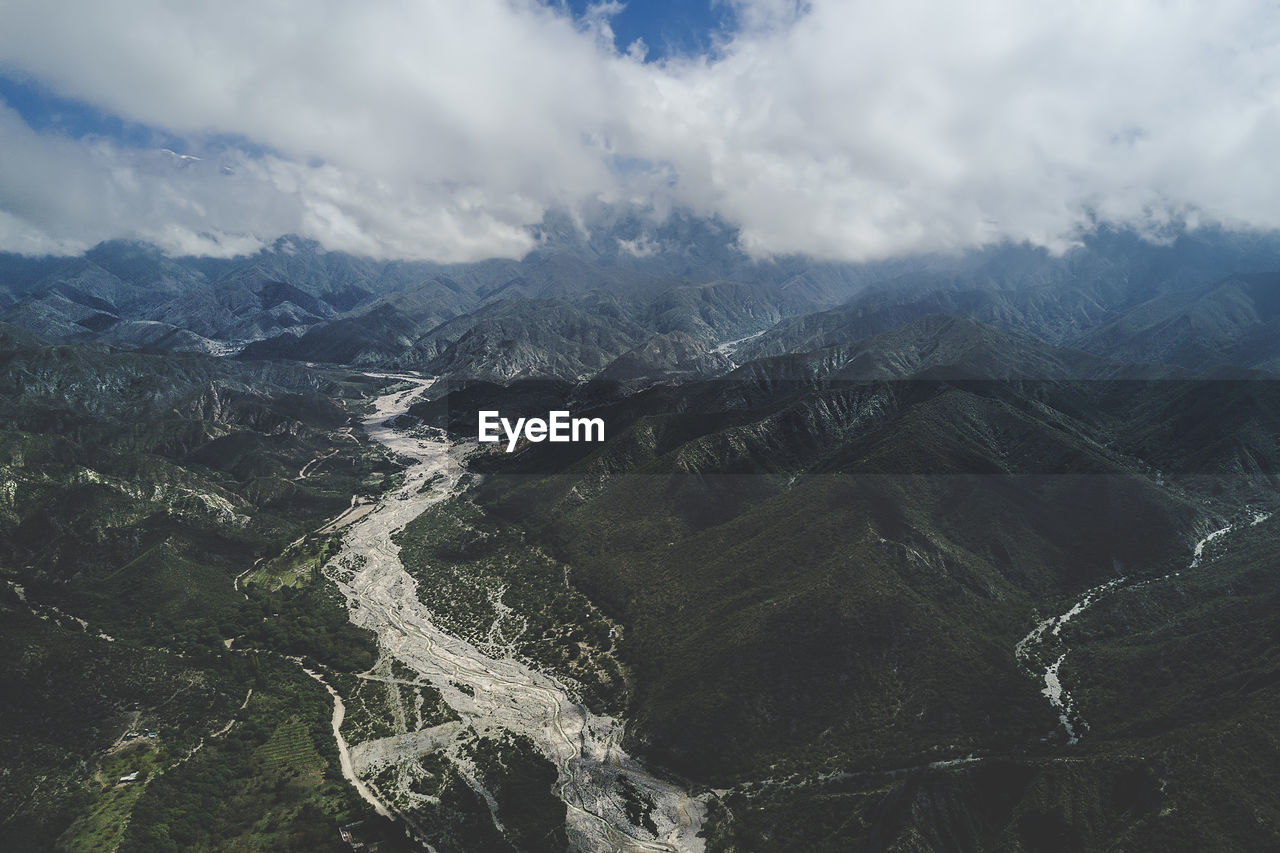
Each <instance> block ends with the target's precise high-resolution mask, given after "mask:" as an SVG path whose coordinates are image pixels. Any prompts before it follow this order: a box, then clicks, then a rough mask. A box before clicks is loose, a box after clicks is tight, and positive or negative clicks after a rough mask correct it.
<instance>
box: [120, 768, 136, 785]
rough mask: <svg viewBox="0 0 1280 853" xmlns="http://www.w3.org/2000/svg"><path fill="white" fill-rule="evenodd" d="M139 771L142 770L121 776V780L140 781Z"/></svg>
mask: <svg viewBox="0 0 1280 853" xmlns="http://www.w3.org/2000/svg"><path fill="white" fill-rule="evenodd" d="M139 772H140V771H138V770H135V771H133V772H132V773H130V774H129V775H128V776H121V777H120V781H121V782H137V781H138V773H139Z"/></svg>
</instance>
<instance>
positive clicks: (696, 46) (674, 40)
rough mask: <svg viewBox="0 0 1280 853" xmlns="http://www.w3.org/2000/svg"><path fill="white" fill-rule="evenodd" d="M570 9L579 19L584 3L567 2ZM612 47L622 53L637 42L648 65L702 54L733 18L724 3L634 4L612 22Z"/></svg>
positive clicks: (671, 0) (644, 0)
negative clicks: (645, 50) (642, 41)
mask: <svg viewBox="0 0 1280 853" xmlns="http://www.w3.org/2000/svg"><path fill="white" fill-rule="evenodd" d="M568 5H569V9H570V10H571V11H572V12H573V14H574V15H577V16H580V15H582V13H583V12H584V11H585V10H586V8H587V7H588V6H589V5H590V4H589V3H588V2H587V0H569V3H568ZM611 22H612V26H613V34H614V44H615V45H616V46H617V48H618V50H620V51H625V50H626V49H627V48H628V47H629V46H630V45H631V43H632V42H634V41H635V40H636V39H638V38H639V39H644V43H645V46H646V47H647V48H648V49H649V52H648V54H647V56H646V59H647V61H650V62H654V61H659V60H662V59H664V58H666V57H668V56H672V55H689V54H699V53H705V52H706V51H707V50H708V49H709V48H710V47H711V39H712V34H713V33H715V32H717V31H723V30H724V29H726V28H730V27H731V26H732V24H733V14H732V12H731V11H730V9H729V8H728V6H727V4H725V3H712V2H709V0H685V2H681V0H636V2H631V3H628V4H626V6H625V7H624V8H623V9H622V11H621V12H619V13H618V14H617V15H614V16H613V18H612V19H611Z"/></svg>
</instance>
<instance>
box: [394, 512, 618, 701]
mask: <svg viewBox="0 0 1280 853" xmlns="http://www.w3.org/2000/svg"><path fill="white" fill-rule="evenodd" d="M397 542H398V544H399V545H400V558H401V560H403V561H404V565H405V568H406V569H408V570H409V572H410V573H411V574H413V576H414V577H415V578H417V580H418V595H419V597H420V598H422V600H423V601H424V602H425V603H426V604H427V606H428V607H430V608H431V612H432V614H433V616H434V618H436V619H437V620H438V621H439V622H440V624H441V625H442V626H443V627H445V629H446V630H448V631H450V632H452V633H455V634H457V635H458V636H461V637H465V638H466V639H467V640H468V641H470V642H472V643H474V644H475V645H476V646H478V647H479V648H481V649H487V650H491V651H493V652H494V653H496V654H499V655H501V654H506V653H514V654H516V655H518V656H520V657H523V658H524V659H526V660H530V661H533V662H534V663H536V664H537V665H539V666H541V667H544V668H546V669H548V670H550V671H552V672H554V673H556V674H557V675H558V676H560V677H561V678H564V679H566V680H567V682H568V683H569V684H571V685H573V686H574V687H575V689H576V690H577V691H578V693H579V694H580V696H581V697H582V699H583V701H584V702H586V703H587V704H588V705H589V706H590V707H592V708H593V709H595V710H597V711H606V712H610V713H617V712H619V711H620V710H621V709H622V708H624V707H625V704H626V698H627V687H626V683H625V678H624V674H623V672H622V669H621V668H620V667H619V665H618V662H617V660H616V657H615V655H616V653H617V638H618V637H619V636H620V634H621V631H620V629H619V628H618V627H617V625H616V624H615V623H613V622H612V621H610V620H609V619H608V618H606V617H605V616H604V615H603V614H602V613H601V612H600V610H599V609H597V608H596V607H595V606H594V605H592V604H591V602H590V600H589V599H588V598H587V597H586V596H585V595H583V594H582V593H581V592H580V591H579V590H578V589H577V588H575V587H574V586H573V584H572V583H571V581H572V576H571V573H570V571H569V568H568V567H567V566H565V565H564V564H563V563H560V562H558V561H556V560H553V559H551V558H550V557H548V556H547V555H546V553H544V552H543V551H542V550H540V549H538V548H536V547H532V546H531V545H530V544H529V543H527V542H526V541H525V538H524V535H523V533H521V531H520V530H519V528H517V527H514V526H512V525H508V524H502V523H499V522H497V521H495V520H494V519H493V518H491V517H489V516H488V515H486V513H485V512H484V511H483V510H481V509H480V508H479V507H477V506H476V505H475V504H474V503H473V502H472V501H471V500H470V498H468V497H467V496H465V495H463V496H460V497H455V498H450V499H449V500H446V501H443V502H442V503H440V504H438V505H437V506H435V507H433V508H432V509H430V510H428V511H427V512H425V513H423V514H422V515H421V516H419V517H418V518H417V519H416V520H414V521H413V522H411V523H410V524H409V525H407V526H406V527H405V529H404V531H403V532H402V533H401V534H400V536H399V537H398V539H397Z"/></svg>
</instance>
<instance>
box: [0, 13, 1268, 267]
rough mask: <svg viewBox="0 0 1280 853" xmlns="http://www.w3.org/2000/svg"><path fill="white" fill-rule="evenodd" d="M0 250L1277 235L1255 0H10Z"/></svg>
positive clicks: (475, 252)
mask: <svg viewBox="0 0 1280 853" xmlns="http://www.w3.org/2000/svg"><path fill="white" fill-rule="evenodd" d="M0 18H2V19H3V25H2V26H0V250H7V251H17V252H23V253H27V254H36V253H76V252H80V251H83V250H84V249H85V248H88V247H89V246H92V245H93V244H95V243H97V242H100V241H102V240H105V239H111V238H116V237H123V238H129V239H140V240H146V241H149V242H152V243H155V244H157V245H159V246H160V247H162V248H163V249H165V250H166V251H169V252H171V253H181V254H208V255H223V256H225V255H234V254H240V253H245V252H252V251H254V250H255V249H257V248H258V247H260V246H262V245H264V244H267V243H270V242H271V241H272V240H274V239H275V238H276V237H278V236H280V235H282V234H286V233H292V234H298V235H301V236H303V237H307V238H311V239H315V240H318V241H319V242H320V243H322V244H323V245H324V246H326V247H328V248H330V249H334V250H343V251H348V252H353V253H357V254H362V255H369V256H372V257H379V258H406V259H427V260H436V261H442V262H461V261H474V260H480V259H483V258H487V257H520V256H522V255H523V254H524V253H526V252H528V251H529V250H530V249H532V248H534V246H535V244H534V238H533V237H532V236H531V230H530V228H531V226H533V225H535V224H536V223H538V222H539V221H540V220H541V219H542V217H543V215H544V214H545V213H546V212H547V211H548V210H564V211H567V212H569V213H570V214H572V215H574V216H576V217H578V219H579V220H580V221H585V220H586V219H587V218H589V217H590V216H591V215H592V212H593V211H597V210H600V209H602V206H619V205H621V206H629V207H634V208H636V209H639V210H643V211H647V212H648V213H649V215H650V216H652V217H653V218H654V219H655V220H657V219H660V218H661V217H662V216H664V215H665V214H666V213H668V212H669V211H671V210H674V209H681V210H687V211H689V212H691V213H692V214H694V215H700V216H708V217H717V218H719V219H720V220H722V221H724V222H727V223H729V224H731V225H733V226H735V227H736V228H737V229H738V233H739V235H740V237H739V240H740V245H741V247H742V248H743V250H744V251H746V252H748V253H750V254H752V255H755V256H758V257H765V256H771V255H786V254H804V255H809V256H812V257H814V258H818V259H823V260H835V261H864V260H875V259H882V258H889V257H895V256H901V255H907V254H913V253H920V252H936V251H950V250H963V249H966V248H971V247H978V246H983V245H990V244H994V243H999V242H1002V241H1013V242H1026V243H1030V244H1033V245H1038V246H1044V247H1046V248H1048V249H1050V250H1052V251H1061V250H1064V249H1066V248H1068V247H1070V246H1071V245H1074V244H1075V243H1076V242H1078V241H1079V240H1080V239H1081V237H1082V236H1083V235H1085V234H1087V233H1088V232H1089V231H1090V230H1091V229H1094V228H1097V227H1099V226H1100V225H1104V224H1105V225H1112V226H1117V227H1124V228H1132V229H1135V230H1138V231H1139V232H1141V233H1145V234H1149V235H1151V236H1152V237H1153V239H1158V238H1160V237H1162V236H1167V235H1168V234H1169V233H1171V232H1172V231H1174V230H1176V229H1179V228H1187V227H1192V228H1193V227H1197V226H1199V225H1207V224H1213V225H1220V226H1224V227H1227V228H1238V229H1268V230H1269V229H1276V228H1280V204H1276V201H1275V200H1276V199H1277V198H1280V166H1277V165H1276V162H1275V152H1276V151H1280V6H1277V4H1275V3H1272V2H1259V0H1222V2H1219V3H1215V4H1207V3H1203V2H1189V1H1187V0H1109V2H1103V0H1053V2H1045V0H972V2H967V3H963V4H959V3H954V2H940V0H895V2H893V3H885V2H883V0H880V2H865V0H838V2H835V1H834V0H810V2H799V0H702V2H687V3H680V2H669V1H668V0H655V1H654V2H648V3H644V2H633V3H629V4H623V3H618V2H606V3H591V2H587V0H554V2H551V0H548V2H538V0H467V2H460V0H363V2H358V3H357V2H350V0H343V1H342V2H340V1H339V0H255V2H252V3H250V2H241V0H218V2H213V0H113V2H112V3H109V4H108V3H96V4H85V3H82V2H78V0H76V1H75V2H73V0H0Z"/></svg>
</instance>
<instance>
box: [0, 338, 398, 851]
mask: <svg viewBox="0 0 1280 853" xmlns="http://www.w3.org/2000/svg"><path fill="white" fill-rule="evenodd" d="M373 390H374V386H373V385H372V384H370V383H369V382H368V380H365V379H363V378H354V379H353V378H349V377H345V376H341V375H337V374H322V373H317V372H312V371H307V370H303V369H301V368H288V367H283V368H282V367H273V366H268V365H239V364H235V363H229V362H224V361H218V360H214V359H208V358H203V357H196V356H143V355H135V354H126V353H115V352H109V351H89V350H84V349H77V348H70V347H63V348H50V347H41V346H39V345H37V344H33V343H23V344H21V345H18V346H15V348H13V349H10V350H6V351H4V352H0V412H2V413H3V414H0V566H4V567H5V568H4V570H3V575H2V577H0V580H3V581H4V584H3V585H2V586H0V618H2V619H3V620H4V625H5V630H4V631H3V632H0V668H2V669H3V671H4V672H5V673H6V678H7V684H8V687H7V688H6V691H5V694H6V695H5V700H6V701H5V702H4V703H3V705H0V748H3V749H4V751H5V754H6V761H5V768H6V773H5V774H3V776H2V777H0V813H3V814H4V815H5V818H4V820H3V823H2V824H0V832H3V833H4V836H5V839H6V846H12V847H13V848H14V849H27V850H53V849H67V850H85V851H89V850H111V849H116V848H117V847H118V848H119V849H122V850H189V849H205V850H224V849H227V850H229V849H235V850H264V851H266V850H279V849H308V850H326V849H333V850H337V849H341V847H340V846H338V845H339V844H340V842H339V841H338V836H337V827H338V825H339V824H340V823H342V822H346V821H349V820H355V819H361V818H372V815H371V814H370V812H369V810H368V808H367V806H365V804H364V803H363V802H361V801H359V800H358V799H357V798H356V797H355V795H354V793H353V792H352V791H350V789H349V786H348V785H347V784H346V782H345V781H344V780H343V779H342V778H341V775H340V773H339V771H338V766H337V758H336V754H335V752H334V746H333V738H332V734H331V732H330V730H329V715H330V713H331V708H332V704H331V700H330V698H329V696H328V695H327V694H326V693H325V692H324V690H323V689H322V688H321V687H320V686H319V685H317V684H316V683H315V682H314V681H312V680H311V679H309V678H308V677H307V676H306V675H305V674H303V673H302V672H301V670H300V668H299V667H298V666H297V664H296V663H294V662H292V661H288V660H285V659H283V658H282V657H281V655H282V654H291V655H301V656H304V657H306V658H310V659H311V660H313V661H315V662H316V663H317V664H322V665H325V666H329V667H334V668H337V669H345V670H347V671H358V670H362V669H365V668H367V667H368V666H370V665H371V664H372V662H373V660H374V650H373V647H372V643H371V642H370V637H369V636H368V635H367V634H366V633H364V632H361V631H359V630H357V629H356V628H354V626H352V625H351V624H350V622H349V620H348V618H347V614H346V610H345V607H344V606H343V603H342V601H341V597H340V596H339V595H338V593H337V591H336V589H335V588H334V587H333V585H332V584H331V583H329V582H327V581H325V580H324V579H323V578H322V577H321V576H319V575H318V573H317V572H316V571H314V569H315V566H316V564H317V562H318V561H320V560H323V559H325V558H326V557H327V556H328V555H330V554H332V553H333V549H334V548H335V547H336V544H337V543H336V541H335V540H333V539H332V538H331V537H307V536H305V535H304V534H307V533H308V532H309V531H311V530H314V529H316V528H317V527H319V526H320V525H321V524H322V523H323V522H324V520H325V519H327V518H329V517H331V516H333V515H336V514H337V513H338V512H340V511H341V510H342V509H344V508H345V507H346V506H347V505H348V504H349V502H350V498H351V494H352V493H355V492H361V491H363V492H376V491H377V490H378V489H379V488H380V487H381V485H382V484H383V483H384V482H385V481H386V480H387V478H388V477H390V476H393V475H394V473H395V472H396V470H397V468H396V466H395V465H394V463H392V462H391V460H389V459H387V458H386V456H385V454H384V453H383V452H382V451H381V450H379V449H376V448H372V447H370V446H369V445H368V444H367V443H363V442H361V441H359V440H358V435H357V434H352V432H351V430H349V429H348V428H347V427H348V421H349V418H350V415H349V414H348V412H347V411H345V410H344V409H343V408H342V407H341V405H339V404H338V402H336V401H340V400H342V399H344V398H347V399H352V400H355V399H357V398H358V397H359V396H360V395H361V394H368V393H370V392H371V391H373ZM321 456H323V457H324V463H323V464H321V465H312V466H310V467H309V468H308V471H307V476H306V477H305V478H299V477H298V471H299V469H301V468H302V467H303V466H304V465H306V463H307V462H308V461H310V460H312V459H315V458H318V457H321ZM300 536H302V537H303V538H302V540H301V542H300V543H299V545H298V546H297V547H295V548H292V549H286V545H287V544H288V543H289V542H292V541H294V540H296V539H298V538H299V537H300ZM260 558H261V560H262V561H261V563H260V564H259V567H258V573H257V576H255V577H253V578H252V579H250V578H249V577H248V576H246V577H244V578H241V579H240V584H239V589H237V588H236V585H235V584H234V583H233V581H234V580H235V579H236V577H237V576H238V575H240V574H241V573H243V572H244V570H245V569H247V568H250V567H252V566H253V564H254V563H255V561H257V560H259V559H260ZM251 574H252V573H251ZM245 581H249V582H248V583H246V582H245ZM228 640H232V641H233V642H234V648H233V649H229V648H228V645H227V642H226V641H228ZM251 688H252V693H251V694H250V692H249V691H250V689H251ZM246 699H247V700H248V704H247V705H246V706H245V707H244V708H243V709H241V705H242V704H243V703H245V702H246ZM130 732H141V733H142V735H141V736H140V737H127V734H128V733H130ZM148 732H155V733H156V735H157V736H156V737H154V738H151V737H148V736H147V733H148ZM134 771H138V773H139V777H138V779H137V780H135V781H131V782H124V783H122V782H120V781H119V779H120V777H122V776H127V775H129V774H131V773H132V772H134Z"/></svg>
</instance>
